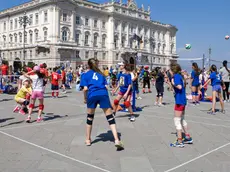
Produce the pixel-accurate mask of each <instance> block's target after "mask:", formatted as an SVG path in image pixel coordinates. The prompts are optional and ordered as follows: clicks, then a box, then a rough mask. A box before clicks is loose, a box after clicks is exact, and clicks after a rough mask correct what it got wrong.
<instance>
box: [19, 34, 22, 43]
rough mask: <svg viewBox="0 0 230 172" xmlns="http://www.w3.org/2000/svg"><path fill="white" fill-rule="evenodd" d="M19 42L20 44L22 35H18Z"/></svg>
mask: <svg viewBox="0 0 230 172" xmlns="http://www.w3.org/2000/svg"><path fill="white" fill-rule="evenodd" d="M19 42H20V43H22V34H21V33H20V34H19Z"/></svg>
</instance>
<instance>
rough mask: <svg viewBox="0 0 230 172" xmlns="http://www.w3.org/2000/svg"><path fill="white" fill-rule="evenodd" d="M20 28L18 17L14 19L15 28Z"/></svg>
mask: <svg viewBox="0 0 230 172" xmlns="http://www.w3.org/2000/svg"><path fill="white" fill-rule="evenodd" d="M17 28H18V19H14V29H17Z"/></svg>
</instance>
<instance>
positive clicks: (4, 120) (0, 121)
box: [0, 118, 14, 123]
mask: <svg viewBox="0 0 230 172" xmlns="http://www.w3.org/2000/svg"><path fill="white" fill-rule="evenodd" d="M12 119H14V118H4V119H0V123H3V122H6V121H9V120H12Z"/></svg>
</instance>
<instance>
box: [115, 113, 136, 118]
mask: <svg viewBox="0 0 230 172" xmlns="http://www.w3.org/2000/svg"><path fill="white" fill-rule="evenodd" d="M134 116H135V117H136V118H138V117H139V116H140V114H134ZM126 117H130V114H125V115H116V117H115V118H126Z"/></svg>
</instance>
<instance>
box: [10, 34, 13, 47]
mask: <svg viewBox="0 0 230 172" xmlns="http://www.w3.org/2000/svg"><path fill="white" fill-rule="evenodd" d="M12 43H13V35H10V46H11V47H12Z"/></svg>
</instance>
